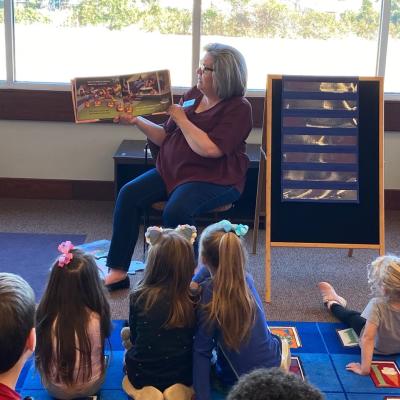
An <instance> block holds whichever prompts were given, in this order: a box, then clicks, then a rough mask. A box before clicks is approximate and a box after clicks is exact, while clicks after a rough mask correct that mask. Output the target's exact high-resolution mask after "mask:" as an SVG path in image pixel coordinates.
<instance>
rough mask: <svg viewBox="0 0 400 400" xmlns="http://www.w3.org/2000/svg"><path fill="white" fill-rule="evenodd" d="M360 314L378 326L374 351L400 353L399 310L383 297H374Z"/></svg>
mask: <svg viewBox="0 0 400 400" xmlns="http://www.w3.org/2000/svg"><path fill="white" fill-rule="evenodd" d="M361 316H362V317H364V318H365V319H366V320H367V321H369V322H372V323H373V324H375V325H376V326H377V327H378V331H377V335H376V338H375V352H376V353H380V354H396V353H400V310H396V309H394V308H393V306H391V305H390V304H388V303H387V301H386V300H385V299H384V298H379V297H374V298H373V299H371V300H370V301H369V303H368V304H367V306H366V307H365V310H364V311H363V312H362V314H361Z"/></svg>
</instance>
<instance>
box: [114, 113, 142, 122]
mask: <svg viewBox="0 0 400 400" xmlns="http://www.w3.org/2000/svg"><path fill="white" fill-rule="evenodd" d="M137 120H138V118H137V117H134V116H133V115H131V114H127V113H124V114H120V115H118V116H117V117H115V118H114V119H113V122H114V123H116V124H122V125H136V124H137Z"/></svg>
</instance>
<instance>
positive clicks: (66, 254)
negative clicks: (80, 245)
mask: <svg viewBox="0 0 400 400" xmlns="http://www.w3.org/2000/svg"><path fill="white" fill-rule="evenodd" d="M73 248H74V245H73V244H72V243H71V242H70V241H69V240H67V241H66V242H62V243H60V244H59V245H58V251H59V252H60V253H62V254H61V255H60V256H59V257H58V266H59V267H60V268H62V267H64V265H68V264H69V263H70V262H71V260H72V259H73V258H74V255H73V254H72V253H71V250H72V249H73Z"/></svg>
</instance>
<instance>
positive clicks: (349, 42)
mask: <svg viewBox="0 0 400 400" xmlns="http://www.w3.org/2000/svg"><path fill="white" fill-rule="evenodd" d="M206 3H207V2H204V7H203V10H202V33H203V36H202V44H205V43H206V42H208V41H210V38H209V37H208V36H207V35H214V36H213V37H212V39H213V40H216V41H221V42H225V43H226V42H228V43H229V44H232V45H233V46H234V47H237V48H238V49H239V50H241V52H242V53H243V54H244V56H245V58H246V60H247V63H248V67H249V71H250V73H249V88H251V89H264V88H265V82H266V75H267V74H279V75H281V74H295V75H353V76H373V75H375V64H376V53H377V44H378V28H379V15H380V14H379V13H380V3H381V2H380V0H379V1H376V0H374V1H361V0H355V1H354V0H348V1H340V0H336V1H335V0H330V1H315V0H297V1H295V0H293V1H291V0H280V1H278V0H264V1H234V0H231V1H227V0H225V1H222V0H221V1H218V2H216V1H215V2H208V4H207V6H206Z"/></svg>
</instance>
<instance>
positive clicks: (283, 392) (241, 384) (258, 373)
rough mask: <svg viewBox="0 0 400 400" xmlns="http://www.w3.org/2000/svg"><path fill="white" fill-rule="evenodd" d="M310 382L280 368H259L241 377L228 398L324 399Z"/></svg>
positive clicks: (254, 399)
mask: <svg viewBox="0 0 400 400" xmlns="http://www.w3.org/2000/svg"><path fill="white" fill-rule="evenodd" d="M323 399H324V397H323V395H322V393H321V392H320V391H319V390H318V389H316V388H315V387H314V386H312V385H310V384H309V383H308V382H306V381H303V380H301V379H300V378H298V377H297V376H296V375H294V374H292V373H286V372H284V371H282V370H281V369H279V368H270V369H265V368H261V369H257V370H255V371H253V372H250V373H249V374H247V375H243V376H241V377H240V379H239V380H238V382H237V383H236V385H235V386H234V387H233V388H232V390H231V391H230V393H229V395H228V397H227V400H323Z"/></svg>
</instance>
